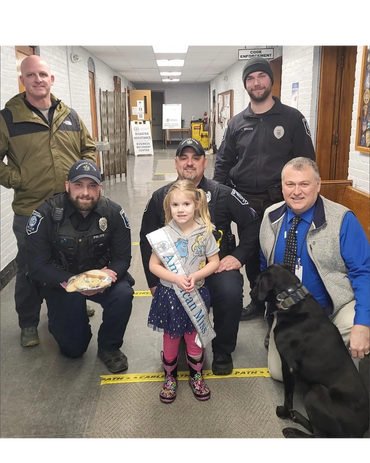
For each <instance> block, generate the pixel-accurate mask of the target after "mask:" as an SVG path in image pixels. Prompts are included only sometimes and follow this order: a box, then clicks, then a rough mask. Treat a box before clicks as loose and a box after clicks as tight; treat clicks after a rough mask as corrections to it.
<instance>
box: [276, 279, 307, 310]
mask: <svg viewBox="0 0 370 463" xmlns="http://www.w3.org/2000/svg"><path fill="white" fill-rule="evenodd" d="M308 293H309V291H308V290H307V288H306V287H305V286H303V285H302V284H301V283H299V284H298V285H293V286H291V287H290V288H288V289H286V290H285V291H283V292H282V293H280V294H278V295H277V296H276V300H277V301H278V303H277V304H276V306H277V307H278V308H279V309H283V310H286V309H289V307H290V306H292V305H294V304H297V303H298V302H299V301H303V299H304V298H305V297H306V296H307V294H308Z"/></svg>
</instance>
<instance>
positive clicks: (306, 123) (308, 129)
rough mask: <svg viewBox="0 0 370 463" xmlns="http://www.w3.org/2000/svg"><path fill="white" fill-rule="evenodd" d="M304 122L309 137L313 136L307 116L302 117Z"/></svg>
mask: <svg viewBox="0 0 370 463" xmlns="http://www.w3.org/2000/svg"><path fill="white" fill-rule="evenodd" d="M302 122H303V127H304V129H305V131H306V133H307V135H308V136H309V137H311V131H310V127H309V125H308V122H307V120H306V118H305V117H304V118H303V119H302ZM311 138H312V137H311Z"/></svg>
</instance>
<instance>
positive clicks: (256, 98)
mask: <svg viewBox="0 0 370 463" xmlns="http://www.w3.org/2000/svg"><path fill="white" fill-rule="evenodd" d="M247 92H248V95H249V97H250V99H251V100H253V101H255V102H256V103H262V102H263V101H265V100H266V99H267V97H268V96H269V95H270V93H271V87H266V88H265V91H264V92H263V93H262V95H261V96H256V95H254V94H253V93H252V91H251V90H247Z"/></svg>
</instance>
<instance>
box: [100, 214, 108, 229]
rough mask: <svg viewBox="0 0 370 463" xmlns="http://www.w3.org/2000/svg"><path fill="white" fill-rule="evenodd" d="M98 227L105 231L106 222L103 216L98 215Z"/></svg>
mask: <svg viewBox="0 0 370 463" xmlns="http://www.w3.org/2000/svg"><path fill="white" fill-rule="evenodd" d="M99 228H100V230H101V231H103V232H104V231H105V230H106V229H107V228H108V222H107V219H106V218H105V217H100V219H99Z"/></svg>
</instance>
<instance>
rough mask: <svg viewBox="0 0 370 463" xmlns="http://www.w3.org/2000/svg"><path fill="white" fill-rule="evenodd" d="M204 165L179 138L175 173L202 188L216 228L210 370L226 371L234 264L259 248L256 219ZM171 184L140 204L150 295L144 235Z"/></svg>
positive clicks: (238, 283)
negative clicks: (233, 228)
mask: <svg viewBox="0 0 370 463" xmlns="http://www.w3.org/2000/svg"><path fill="white" fill-rule="evenodd" d="M206 166H207V158H206V156H205V151H204V149H203V147H202V145H201V143H199V142H198V141H197V140H195V139H193V138H188V139H186V140H183V141H182V142H181V143H180V144H179V146H178V147H177V150H176V158H175V167H176V170H177V173H178V179H179V180H183V179H188V180H191V181H193V182H194V183H195V185H197V186H198V188H201V189H202V190H203V191H204V192H205V193H206V195H207V200H208V207H209V212H210V214H211V220H212V223H213V224H214V225H215V226H216V229H217V236H216V238H217V239H218V240H219V243H220V244H219V246H220V266H219V268H218V270H217V271H216V272H215V273H214V274H213V275H210V276H209V277H208V278H207V279H206V282H207V286H208V288H209V292H210V294H211V306H212V308H213V322H214V330H215V332H216V337H215V338H214V339H213V341H212V350H213V363H212V371H213V373H214V374H215V375H229V374H231V372H232V370H233V361H232V357H231V353H232V352H234V350H235V346H236V340H237V335H238V329H239V321H240V316H241V312H242V308H243V276H242V274H241V273H240V272H239V269H240V268H241V267H242V266H243V265H244V264H245V263H247V262H248V261H249V259H250V258H251V256H252V255H253V254H254V253H255V250H256V249H257V250H258V249H259V241H258V231H259V227H260V219H259V218H258V216H257V215H256V214H255V212H254V211H253V209H251V208H250V207H249V205H248V202H247V201H246V200H245V199H244V198H243V197H242V196H241V195H240V194H239V193H238V192H236V191H235V190H233V189H231V188H229V187H227V186H225V185H220V184H219V183H217V182H214V181H213V180H209V179H207V178H206V177H204V171H205V168H206ZM171 185H172V183H170V184H169V185H165V186H164V187H162V188H159V189H158V190H157V191H155V192H154V193H153V195H152V197H151V199H150V200H149V202H148V204H147V206H146V208H145V211H144V215H143V219H142V224H141V230H140V249H141V257H142V262H143V266H144V271H145V275H146V279H147V282H148V286H149V288H150V290H151V292H152V294H153V295H154V292H155V289H156V286H157V283H158V278H157V277H156V276H155V275H153V274H152V273H151V272H150V271H149V259H150V255H151V247H150V245H149V243H148V240H147V239H146V235H147V234H148V233H150V232H152V231H154V230H157V229H158V228H161V227H163V226H164V224H165V215H164V211H163V199H164V197H165V196H166V194H167V192H168V190H169V188H170V187H171ZM231 222H235V223H236V224H237V225H238V230H239V243H238V246H235V242H233V239H234V237H233V235H232V233H231V228H230V227H231Z"/></svg>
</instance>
